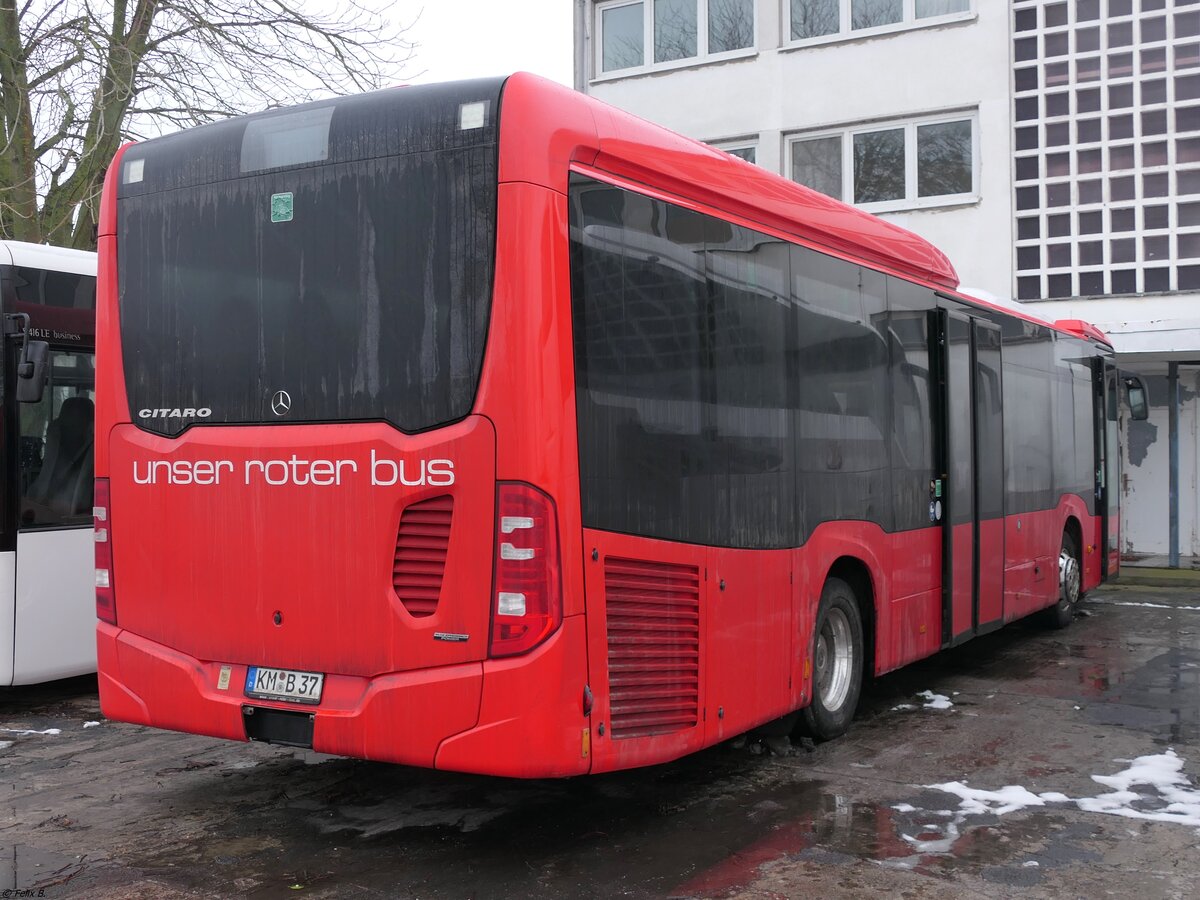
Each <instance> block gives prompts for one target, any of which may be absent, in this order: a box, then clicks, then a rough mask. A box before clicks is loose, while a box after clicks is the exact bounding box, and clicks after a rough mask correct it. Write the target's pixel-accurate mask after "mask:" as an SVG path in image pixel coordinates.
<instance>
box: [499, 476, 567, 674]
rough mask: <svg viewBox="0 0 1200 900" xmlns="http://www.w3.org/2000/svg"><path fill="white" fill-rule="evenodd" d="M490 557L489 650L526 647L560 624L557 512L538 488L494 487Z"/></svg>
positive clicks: (502, 652)
mask: <svg viewBox="0 0 1200 900" xmlns="http://www.w3.org/2000/svg"><path fill="white" fill-rule="evenodd" d="M495 559H496V568H495V577H494V578H493V581H492V584H493V586H494V587H493V593H492V638H491V644H490V646H489V648H488V653H489V654H490V655H491V656H513V655H515V654H517V653H525V652H526V651H528V650H532V649H533V648H534V647H536V646H537V645H538V644H540V643H541V642H542V641H544V640H545V639H546V638H548V637H549V636H550V635H552V634H553V633H554V632H555V631H556V630H557V629H558V626H559V625H561V624H562V581H561V578H560V575H559V565H558V563H559V560H558V516H557V514H556V513H555V511H554V503H553V501H552V500H551V499H550V498H549V497H547V496H546V495H545V494H543V493H542V492H541V491H539V490H538V489H537V488H534V487H530V486H529V485H527V484H517V483H513V482H508V483H501V484H500V485H499V486H498V487H497V490H496V553H495Z"/></svg>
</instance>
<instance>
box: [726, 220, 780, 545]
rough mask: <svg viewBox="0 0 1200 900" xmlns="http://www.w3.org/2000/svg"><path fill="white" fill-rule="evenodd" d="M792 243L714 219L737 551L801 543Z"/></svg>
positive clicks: (729, 511)
mask: <svg viewBox="0 0 1200 900" xmlns="http://www.w3.org/2000/svg"><path fill="white" fill-rule="evenodd" d="M789 249H790V248H789V245H788V244H787V243H785V242H784V241H780V240H778V239H776V238H772V237H768V236H766V235H762V234H758V233H757V232H754V231H751V230H750V229H748V228H740V227H737V226H730V225H726V224H725V223H721V222H716V221H715V220H714V221H713V227H712V228H711V240H710V242H709V245H708V259H707V261H708V283H709V291H710V296H711V298H712V354H713V355H712V375H713V390H714V399H715V401H716V403H715V406H714V414H715V421H714V433H715V438H716V441H717V443H718V445H719V447H720V453H721V457H722V463H723V465H724V469H725V477H726V482H727V483H726V486H725V488H726V489H725V490H723V491H721V492H720V494H719V495H718V497H719V499H718V502H717V515H718V516H719V517H720V518H721V519H724V520H725V521H728V523H729V527H730V533H729V534H727V535H726V538H727V541H728V543H730V544H733V545H735V546H744V547H763V546H786V545H788V544H791V543H795V542H796V534H797V532H796V529H797V525H798V522H799V510H798V508H797V503H796V472H795V460H794V458H793V456H792V431H793V428H794V424H795V423H794V414H793V409H794V407H795V394H796V390H795V387H796V377H795V376H796V368H797V366H796V363H797V358H798V355H797V352H796V344H797V332H796V327H795V322H796V309H795V306H794V304H793V303H792V300H791V298H790V296H789V294H788V272H789V266H790V259H789Z"/></svg>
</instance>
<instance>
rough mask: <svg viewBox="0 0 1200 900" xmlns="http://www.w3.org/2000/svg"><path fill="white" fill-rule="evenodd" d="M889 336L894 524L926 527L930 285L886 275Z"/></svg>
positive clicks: (929, 470) (930, 462)
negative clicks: (921, 285) (918, 284)
mask: <svg viewBox="0 0 1200 900" xmlns="http://www.w3.org/2000/svg"><path fill="white" fill-rule="evenodd" d="M887 291H888V307H889V308H890V310H891V312H890V314H889V317H888V324H889V333H888V340H889V342H890V344H891V387H892V397H893V407H892V429H893V431H892V445H891V451H892V497H893V499H892V503H893V509H894V510H895V517H896V520H895V525H896V529H897V530H901V531H903V530H906V529H911V528H927V527H928V526H929V525H930V519H929V479H930V477H931V475H932V474H933V470H934V461H933V424H932V423H933V419H932V414H931V412H930V403H931V402H932V400H931V398H932V390H933V388H932V384H931V381H930V372H929V311H930V310H932V309H933V308H934V305H935V299H934V294H933V291H931V290H929V289H928V288H922V287H918V286H916V285H914V284H909V283H908V282H906V281H901V280H900V279H898V278H889V279H888V284H887Z"/></svg>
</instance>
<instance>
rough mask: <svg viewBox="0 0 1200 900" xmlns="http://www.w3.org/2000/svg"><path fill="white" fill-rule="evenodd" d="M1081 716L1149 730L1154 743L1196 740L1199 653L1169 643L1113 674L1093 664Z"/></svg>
mask: <svg viewBox="0 0 1200 900" xmlns="http://www.w3.org/2000/svg"><path fill="white" fill-rule="evenodd" d="M1087 687H1088V688H1089V689H1088V690H1085V691H1084V699H1085V700H1087V701H1088V702H1087V703H1086V704H1085V705H1084V715H1085V716H1086V717H1087V719H1088V721H1090V722H1092V723H1093V724H1096V725H1115V726H1118V727H1121V728H1131V729H1135V730H1138V731H1144V732H1147V733H1149V734H1150V735H1151V736H1152V738H1153V740H1154V742H1155V743H1156V744H1161V745H1169V744H1179V743H1189V742H1196V741H1198V740H1200V652H1197V651H1195V650H1183V649H1178V648H1172V649H1170V650H1167V651H1166V652H1164V653H1160V654H1159V655H1158V656H1156V657H1154V658H1153V659H1151V660H1150V661H1148V662H1146V663H1145V664H1143V665H1141V666H1138V667H1137V668H1135V669H1133V670H1132V671H1130V672H1127V673H1125V674H1123V675H1118V676H1117V677H1115V678H1114V677H1113V676H1111V675H1110V674H1109V673H1108V671H1107V669H1101V668H1093V670H1092V671H1091V672H1090V681H1089V683H1088V685H1087Z"/></svg>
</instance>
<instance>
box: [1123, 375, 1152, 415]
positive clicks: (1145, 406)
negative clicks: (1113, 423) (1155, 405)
mask: <svg viewBox="0 0 1200 900" xmlns="http://www.w3.org/2000/svg"><path fill="white" fill-rule="evenodd" d="M1125 393H1126V395H1127V396H1128V397H1129V417H1130V418H1131V419H1133V420H1134V421H1137V422H1145V421H1146V419H1148V418H1149V417H1150V401H1149V398H1148V397H1147V396H1146V386H1145V385H1144V384H1142V379H1140V378H1138V377H1137V376H1135V375H1126V376H1125Z"/></svg>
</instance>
